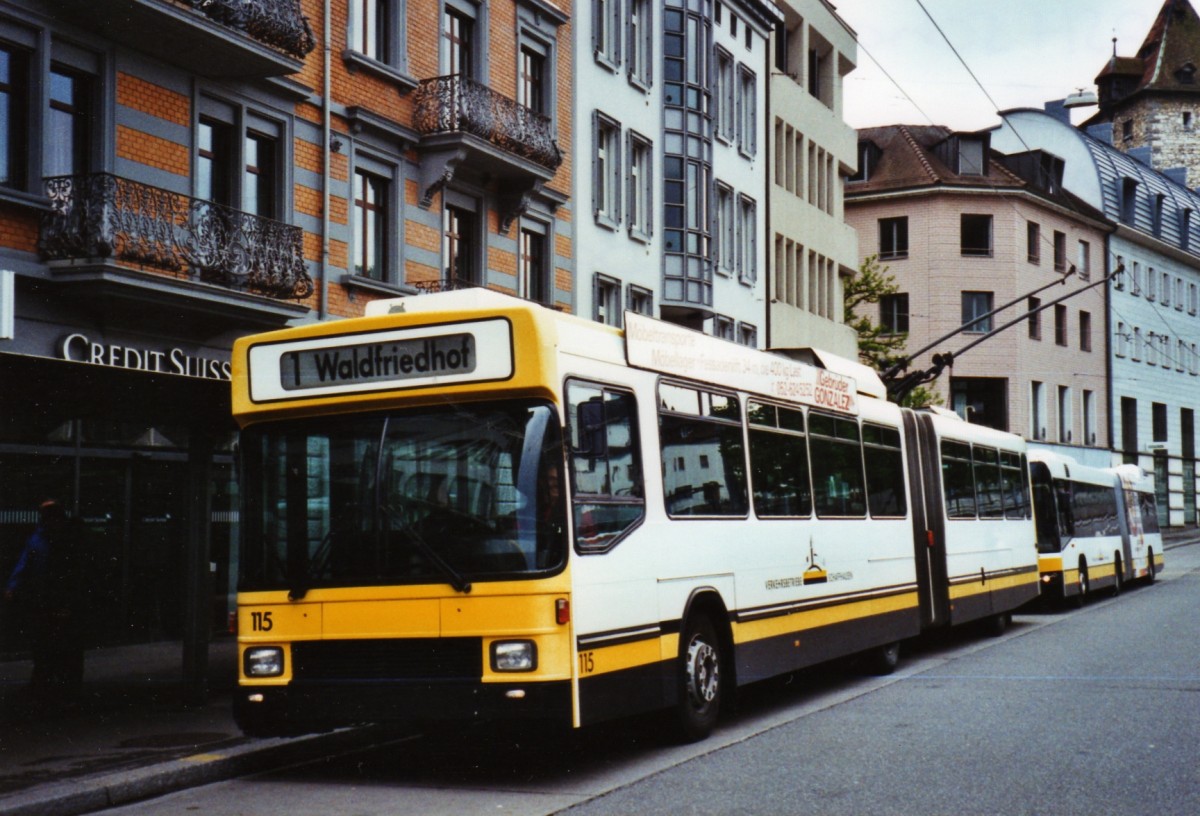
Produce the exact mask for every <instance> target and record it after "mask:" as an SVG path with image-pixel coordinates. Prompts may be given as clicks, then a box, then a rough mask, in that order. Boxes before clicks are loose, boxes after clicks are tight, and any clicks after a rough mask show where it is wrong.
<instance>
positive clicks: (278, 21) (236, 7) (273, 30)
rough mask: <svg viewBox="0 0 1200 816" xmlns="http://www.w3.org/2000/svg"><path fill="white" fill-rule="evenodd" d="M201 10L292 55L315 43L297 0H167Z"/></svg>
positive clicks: (300, 56)
mask: <svg viewBox="0 0 1200 816" xmlns="http://www.w3.org/2000/svg"><path fill="white" fill-rule="evenodd" d="M171 2H173V3H176V4H178V5H183V6H188V7H190V8H193V9H195V10H196V11H198V12H200V13H201V14H203V15H204V16H205V17H207V18H208V19H210V20H212V21H213V22H214V23H220V24H221V25H223V26H227V27H229V28H233V29H236V30H238V31H243V32H245V33H246V34H247V35H249V36H250V37H253V38H254V39H256V40H258V41H259V42H261V43H263V44H264V45H268V46H270V47H272V48H274V49H276V50H279V51H282V52H283V53H285V54H288V55H289V56H293V57H295V58H296V59H304V57H306V56H308V53H309V52H310V51H312V50H313V48H314V46H315V45H316V39H315V38H314V37H313V33H312V28H311V27H309V25H308V18H307V17H305V16H304V15H303V14H301V13H300V0H171Z"/></svg>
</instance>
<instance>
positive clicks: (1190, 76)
mask: <svg viewBox="0 0 1200 816" xmlns="http://www.w3.org/2000/svg"><path fill="white" fill-rule="evenodd" d="M1175 79H1176V80H1178V82H1179V84H1180V85H1195V84H1196V64H1195V63H1193V62H1185V63H1184V64H1183V65H1181V66H1179V67H1178V68H1176V69H1175Z"/></svg>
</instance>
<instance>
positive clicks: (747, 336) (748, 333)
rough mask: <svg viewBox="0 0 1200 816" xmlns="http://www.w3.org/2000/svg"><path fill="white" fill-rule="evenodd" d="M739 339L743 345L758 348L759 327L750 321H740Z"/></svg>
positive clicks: (738, 328)
mask: <svg viewBox="0 0 1200 816" xmlns="http://www.w3.org/2000/svg"><path fill="white" fill-rule="evenodd" d="M737 341H738V343H739V344H741V345H743V346H749V347H750V348H758V327H757V326H754V325H751V324H750V323H738V327H737Z"/></svg>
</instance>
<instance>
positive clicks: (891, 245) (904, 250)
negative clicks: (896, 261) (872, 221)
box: [879, 216, 908, 259]
mask: <svg viewBox="0 0 1200 816" xmlns="http://www.w3.org/2000/svg"><path fill="white" fill-rule="evenodd" d="M879 257H880V258H887V259H892V258H907V257H908V216H901V217H900V218H880V219H879Z"/></svg>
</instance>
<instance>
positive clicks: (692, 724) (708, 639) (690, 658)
mask: <svg viewBox="0 0 1200 816" xmlns="http://www.w3.org/2000/svg"><path fill="white" fill-rule="evenodd" d="M722 696H723V687H722V685H721V643H720V641H719V640H718V639H717V632H716V629H714V628H713V625H712V621H711V620H709V619H708V618H707V617H703V616H702V617H699V618H696V619H695V620H693V621H690V622H689V623H688V626H687V629H686V630H685V632H684V637H683V639H682V640H681V641H680V645H679V702H678V704H677V706H676V725H677V726H678V729H679V733H680V736H681V737H682V738H683V739H684V740H686V741H688V742H696V741H698V740H702V739H704V738H705V737H707V736H708V735H709V734H711V733H712V731H713V728H715V727H716V725H717V717H718V716H719V715H720V713H721V699H722Z"/></svg>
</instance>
